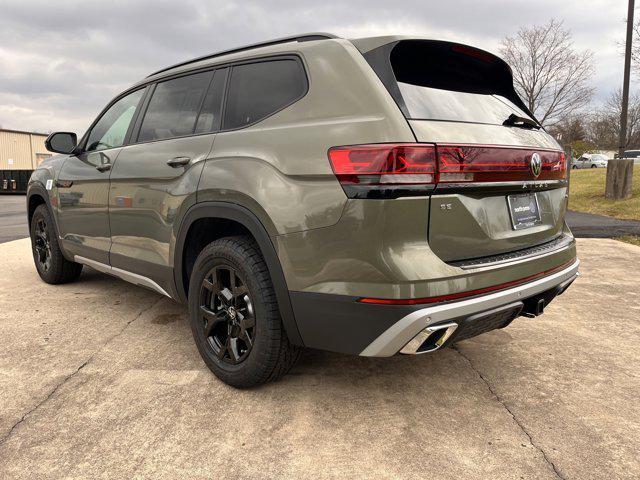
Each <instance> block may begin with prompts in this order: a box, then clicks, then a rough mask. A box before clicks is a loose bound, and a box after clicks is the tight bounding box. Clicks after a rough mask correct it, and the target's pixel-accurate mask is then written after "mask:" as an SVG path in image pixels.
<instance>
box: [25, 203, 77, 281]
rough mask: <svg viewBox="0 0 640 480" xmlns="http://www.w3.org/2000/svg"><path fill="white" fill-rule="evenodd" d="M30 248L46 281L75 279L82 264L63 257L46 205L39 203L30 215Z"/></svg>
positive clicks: (41, 275) (39, 272)
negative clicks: (31, 215)
mask: <svg viewBox="0 0 640 480" xmlns="http://www.w3.org/2000/svg"><path fill="white" fill-rule="evenodd" d="M30 233H31V250H32V251H33V261H34V262H35V264H36V270H37V271H38V274H39V275H40V278H41V279H42V280H44V281H45V282H46V283H51V284H54V285H55V284H59V283H69V282H73V281H74V280H77V278H78V277H79V276H80V273H82V265H81V264H79V263H75V262H71V261H69V260H67V259H66V258H64V255H62V251H61V250H60V245H59V244H58V237H57V235H56V229H55V228H54V226H53V217H52V216H51V212H49V209H48V208H47V206H46V205H44V204H43V205H39V206H38V207H37V208H36V209H35V211H34V212H33V217H31V231H30Z"/></svg>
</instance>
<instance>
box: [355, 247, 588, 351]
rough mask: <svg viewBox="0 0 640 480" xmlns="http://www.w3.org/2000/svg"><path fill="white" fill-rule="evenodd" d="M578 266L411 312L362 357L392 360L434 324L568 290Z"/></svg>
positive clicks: (573, 264)
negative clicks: (554, 291) (496, 290)
mask: <svg viewBox="0 0 640 480" xmlns="http://www.w3.org/2000/svg"><path fill="white" fill-rule="evenodd" d="M579 266H580V261H579V260H577V259H576V261H575V262H573V263H572V264H571V265H570V266H568V267H566V268H564V269H563V270H560V271H559V272H555V273H552V274H550V275H548V276H546V277H543V278H540V279H537V280H535V281H532V282H529V283H525V284H522V285H518V286H516V287H513V288H510V289H507V290H501V291H499V292H495V293H491V294H488V295H483V296H480V297H474V298H470V299H467V300H462V301H459V302H453V303H447V304H443V305H433V306H429V307H426V308H422V309H419V310H416V311H414V312H411V313H409V314H408V315H406V316H404V317H402V318H401V319H400V320H398V321H397V322H396V323H394V324H393V325H392V326H391V327H389V328H388V329H387V330H385V331H384V332H383V333H382V334H381V335H380V336H378V337H377V338H376V339H375V340H374V341H373V342H371V343H370V344H369V345H368V346H367V347H366V348H365V349H364V350H362V352H360V355H361V356H365V357H389V356H392V355H395V354H396V353H398V352H399V351H401V350H402V349H403V348H404V347H405V346H406V345H407V344H408V343H409V342H410V341H411V340H413V339H414V338H415V337H416V335H418V334H419V333H420V332H422V331H423V330H425V329H426V328H427V327H429V326H431V325H435V324H439V323H442V322H445V321H451V320H453V319H456V318H467V317H470V316H473V315H475V314H478V313H480V312H486V311H489V310H492V309H496V308H498V307H501V306H504V305H507V304H511V303H514V302H522V301H524V300H526V299H528V298H530V297H534V296H536V295H538V294H540V293H542V292H546V291H548V290H553V289H554V288H555V287H558V286H561V287H564V289H566V287H567V286H568V284H570V283H571V281H573V279H574V278H575V277H576V276H577V275H578V267H579ZM565 284H566V286H565ZM563 291H564V290H563ZM559 293H561V292H559Z"/></svg>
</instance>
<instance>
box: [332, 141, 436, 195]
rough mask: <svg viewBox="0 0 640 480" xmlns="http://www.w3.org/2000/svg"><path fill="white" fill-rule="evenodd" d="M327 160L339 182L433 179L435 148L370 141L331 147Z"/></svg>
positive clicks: (375, 183)
mask: <svg viewBox="0 0 640 480" xmlns="http://www.w3.org/2000/svg"><path fill="white" fill-rule="evenodd" d="M329 160H330V162H331V167H332V168H333V171H334V173H335V174H336V176H337V177H338V180H339V181H340V182H341V183H343V184H345V183H346V184H368V185H386V184H394V185H398V184H404V185H411V184H414V185H415V184H425V183H434V181H435V173H436V151H435V147H434V146H433V145H424V144H418V145H414V144H371V145H356V146H347V147H334V148H332V149H330V150H329Z"/></svg>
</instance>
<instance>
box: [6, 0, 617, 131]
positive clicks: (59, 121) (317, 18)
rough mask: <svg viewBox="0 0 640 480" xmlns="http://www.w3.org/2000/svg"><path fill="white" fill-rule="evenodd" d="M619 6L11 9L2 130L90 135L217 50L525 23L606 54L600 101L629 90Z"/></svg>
mask: <svg viewBox="0 0 640 480" xmlns="http://www.w3.org/2000/svg"><path fill="white" fill-rule="evenodd" d="M618 3H620V5H612V2H610V0H608V1H601V0H591V1H588V0H583V1H578V0H567V1H559V0H558V1H551V0H538V1H536V2H531V1H514V0H486V1H478V0H476V1H471V0H460V1H455V0H454V1H450V2H442V1H433V2H431V1H425V0H408V1H404V2H389V1H380V0H367V1H364V0H354V1H350V2H348V3H347V2H341V1H337V0H323V1H317V0H316V1H313V0H295V1H294V0H265V1H244V2H238V1H207V0H186V1H180V2H168V1H162V0H153V1H151V0H139V1H133V0H131V1H110V2H87V1H82V2H78V1H59V2H42V1H41V2H38V1H35V2H33V1H30V2H25V1H24V0H22V1H13V0H4V1H2V2H1V11H2V15H1V16H0V125H2V126H3V127H5V128H20V129H27V130H41V131H46V130H59V129H60V130H63V129H70V130H74V131H78V132H79V133H81V132H82V131H83V130H84V129H85V128H86V126H87V125H88V124H89V123H90V121H91V120H92V118H93V117H94V116H95V115H96V113H97V112H98V111H99V110H100V109H101V108H102V107H103V106H104V105H105V104H106V102H108V101H109V99H111V98H112V97H113V96H114V95H116V94H117V93H118V92H119V91H121V90H123V89H124V88H126V87H127V86H128V85H131V84H132V83H134V82H135V81H137V80H139V79H140V78H142V77H144V76H145V75H147V74H149V73H150V72H152V71H154V70H157V69H159V68H162V67H164V66H167V65H170V64H173V63H176V62H178V61H182V60H185V59H188V58H191V57H195V56H198V55H203V54H206V53H209V52H214V51H218V50H223V49H226V48H231V47H234V46H238V45H242V44H246V43H252V42H257V41H261V40H266V39H269V38H275V37H280V36H285V35H290V34H296V33H301V32H307V31H329V32H333V33H336V34H338V35H341V36H345V37H347V38H352V37H358V36H367V35H377V34H390V33H407V34H419V35H424V36H430V37H433V38H443V39H444V38H446V39H450V40H456V41H461V42H465V43H471V44H473V45H477V46H479V47H482V48H486V49H488V50H491V51H494V52H496V51H497V49H498V45H499V42H500V39H501V38H502V37H504V36H505V35H507V34H511V33H513V32H514V31H516V30H517V29H518V28H519V27H520V26H521V25H527V24H533V23H543V22H546V21H547V20H549V19H550V18H551V17H554V18H557V19H561V20H564V21H565V24H566V25H567V26H569V27H570V28H571V29H572V30H573V32H574V39H575V45H576V47H577V48H579V49H590V50H593V51H594V52H596V62H597V65H596V75H595V76H594V79H593V82H594V85H595V86H596V87H597V88H598V99H602V98H604V97H606V96H607V95H608V94H609V93H610V92H611V91H612V90H613V89H615V88H618V86H619V84H620V83H621V80H620V78H621V71H622V58H621V57H620V52H619V50H620V49H619V47H617V46H616V41H617V40H619V39H621V38H622V37H623V34H624V23H623V21H624V17H625V13H626V12H625V5H624V4H623V3H624V2H618Z"/></svg>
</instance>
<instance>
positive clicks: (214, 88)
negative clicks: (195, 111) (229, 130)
mask: <svg viewBox="0 0 640 480" xmlns="http://www.w3.org/2000/svg"><path fill="white" fill-rule="evenodd" d="M227 70H228V69H227V68H223V69H221V70H216V72H215V74H214V76H213V80H212V81H211V86H210V87H209V91H208V92H207V96H206V97H205V99H204V102H203V103H202V108H201V109H200V115H198V121H197V122H196V130H195V133H208V132H215V131H216V130H218V129H219V128H220V120H221V118H220V114H221V112H222V96H223V94H224V84H225V82H226V80H227Z"/></svg>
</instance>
